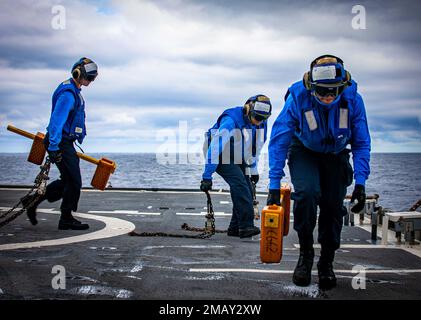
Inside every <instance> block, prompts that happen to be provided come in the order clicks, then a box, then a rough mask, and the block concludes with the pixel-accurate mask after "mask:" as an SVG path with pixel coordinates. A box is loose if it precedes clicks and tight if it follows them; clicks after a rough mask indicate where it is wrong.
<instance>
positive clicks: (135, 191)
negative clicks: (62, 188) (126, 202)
mask: <svg viewBox="0 0 421 320" xmlns="http://www.w3.org/2000/svg"><path fill="white" fill-rule="evenodd" d="M0 190H4V191H25V190H29V188H0ZM82 192H98V193H104V192H113V193H168V194H177V193H183V194H203V192H202V191H177V190H174V191H164V190H160V191H151V190H140V189H139V190H112V189H106V190H105V191H101V190H96V189H83V190H82ZM210 194H215V195H217V194H222V195H230V193H229V192H228V191H223V192H222V191H221V192H219V191H216V192H212V191H211V192H210ZM256 197H264V198H267V194H256Z"/></svg>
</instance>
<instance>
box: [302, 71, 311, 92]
mask: <svg viewBox="0 0 421 320" xmlns="http://www.w3.org/2000/svg"><path fill="white" fill-rule="evenodd" d="M303 84H304V87H305V88H306V89H307V90H310V89H311V85H310V71H308V72H306V73H304V77H303Z"/></svg>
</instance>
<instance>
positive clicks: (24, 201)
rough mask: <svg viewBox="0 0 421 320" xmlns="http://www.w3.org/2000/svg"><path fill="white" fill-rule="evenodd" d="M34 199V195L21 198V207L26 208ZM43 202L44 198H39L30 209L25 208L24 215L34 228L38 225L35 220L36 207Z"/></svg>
mask: <svg viewBox="0 0 421 320" xmlns="http://www.w3.org/2000/svg"><path fill="white" fill-rule="evenodd" d="M36 197H37V195H36V194H34V195H32V196H28V197H24V198H22V205H23V206H24V207H26V206H28V205H29V204H30V203H31V202H33V201H34V200H35V198H36ZM44 200H45V196H40V197H39V199H38V200H37V201H36V202H34V203H33V204H32V205H31V206H30V207H27V208H26V215H27V216H28V219H29V221H30V222H31V224H32V225H34V226H35V225H37V224H38V220H37V208H38V205H39V204H40V203H41V202H42V201H44Z"/></svg>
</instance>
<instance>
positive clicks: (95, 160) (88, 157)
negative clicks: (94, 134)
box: [76, 152, 99, 165]
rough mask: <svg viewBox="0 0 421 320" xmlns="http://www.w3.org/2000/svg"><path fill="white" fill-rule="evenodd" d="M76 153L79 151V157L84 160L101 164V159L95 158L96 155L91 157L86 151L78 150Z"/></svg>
mask: <svg viewBox="0 0 421 320" xmlns="http://www.w3.org/2000/svg"><path fill="white" fill-rule="evenodd" d="M76 153H77V156H78V157H79V158H81V159H82V160H85V161H88V162H90V163H93V164H96V165H98V164H99V160H98V159H95V158H94V157H90V156H88V155H86V154H84V153H80V152H76Z"/></svg>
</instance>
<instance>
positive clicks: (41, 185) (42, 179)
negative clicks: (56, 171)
mask: <svg viewBox="0 0 421 320" xmlns="http://www.w3.org/2000/svg"><path fill="white" fill-rule="evenodd" d="M50 166H51V162H50V159H49V158H48V157H47V159H46V160H45V163H44V164H43V165H42V166H40V169H41V171H40V173H38V175H37V176H36V178H35V181H34V185H33V186H32V188H31V190H29V192H28V193H27V194H26V195H24V196H23V197H22V198H20V200H19V202H18V203H17V204H16V205H15V206H13V208H11V209H10V210H8V211H6V212H5V213H3V214H1V215H0V219H3V220H2V221H0V228H1V227H3V226H5V225H7V224H8V223H9V222H11V221H13V220H15V219H16V218H17V217H19V216H20V215H21V214H22V213H24V212H25V210H26V209H27V208H30V207H32V206H33V205H34V204H35V203H36V202H37V201H38V200H39V199H40V198H41V197H42V196H43V195H44V194H45V192H46V189H47V180H48V179H49V178H48V174H49V172H50ZM31 198H32V199H31ZM28 199H31V201H29V202H27V203H26V204H25V205H24V202H26V200H28ZM20 204H22V209H20V210H18V211H16V212H14V211H15V209H16V208H17V207H19V205H20ZM12 212H14V213H13V214H12V215H10V216H9V214H11V213H12ZM8 216H9V217H8Z"/></svg>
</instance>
